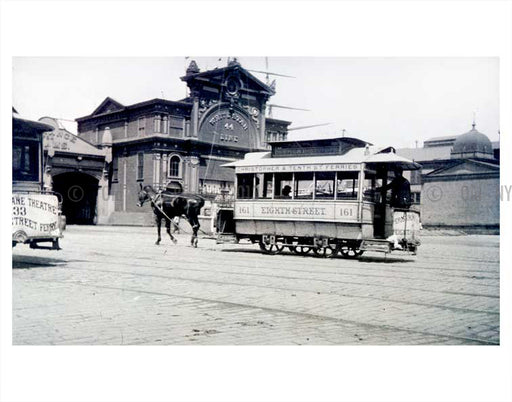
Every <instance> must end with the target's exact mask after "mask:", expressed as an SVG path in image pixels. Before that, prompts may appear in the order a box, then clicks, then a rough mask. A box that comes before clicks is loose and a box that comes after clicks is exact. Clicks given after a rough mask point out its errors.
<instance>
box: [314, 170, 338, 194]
mask: <svg viewBox="0 0 512 402" xmlns="http://www.w3.org/2000/svg"><path fill="white" fill-rule="evenodd" d="M335 179H336V174H335V173H334V172H320V173H316V190H315V199H328V200H332V199H334V180H335Z"/></svg>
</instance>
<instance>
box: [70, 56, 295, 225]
mask: <svg viewBox="0 0 512 402" xmlns="http://www.w3.org/2000/svg"><path fill="white" fill-rule="evenodd" d="M181 79H182V80H183V81H184V82H185V83H186V84H187V87H188V89H189V93H190V95H189V96H188V97H187V98H185V99H182V100H178V101H170V100H166V99H152V100H148V101H144V102H139V103H136V104H133V105H123V104H121V103H119V102H117V101H116V100H114V99H112V98H110V97H107V98H106V99H105V100H104V101H103V102H101V104H100V105H99V106H98V107H97V108H96V109H95V110H94V111H93V112H92V113H91V114H90V115H87V116H83V117H80V118H77V119H76V122H77V123H78V139H80V140H82V141H84V143H87V144H90V145H91V146H93V147H94V148H96V150H98V151H99V152H101V153H102V154H104V160H103V164H101V174H100V175H99V176H95V179H97V180H98V183H99V184H98V193H97V203H96V218H95V221H96V222H97V223H100V224H101V223H105V224H151V222H152V216H151V210H150V209H149V206H148V207H145V208H144V209H143V210H142V209H141V208H140V207H138V206H137V201H138V199H137V194H138V191H139V188H140V185H141V184H142V185H148V184H149V185H151V186H153V187H154V188H155V189H163V188H167V189H168V190H169V191H173V192H176V193H179V192H189V193H199V194H202V195H203V196H205V198H206V199H207V200H213V199H214V198H215V197H216V196H218V195H219V194H221V193H222V194H226V193H227V194H233V193H234V173H233V171H232V170H231V169H227V168H224V167H222V165H223V164H225V163H227V162H230V161H234V160H236V159H241V158H243V156H244V154H245V153H247V152H254V151H258V150H266V149H268V145H267V141H268V140H272V139H276V138H278V139H286V136H287V130H288V125H289V124H290V122H287V121H283V120H277V119H271V118H267V117H265V114H266V113H265V111H266V104H267V101H268V100H269V98H270V97H271V96H272V95H274V93H275V92H274V89H273V88H272V87H270V86H268V85H266V84H265V83H263V82H261V81H260V80H258V79H257V78H256V77H254V76H253V75H252V74H250V73H249V72H248V71H247V70H245V69H244V68H243V67H242V66H241V65H240V64H239V63H238V62H237V61H236V60H233V61H231V62H230V63H229V64H228V66H226V67H224V68H217V69H214V70H209V71H204V72H201V71H200V70H199V68H198V66H197V64H196V63H195V61H192V62H191V63H190V65H189V66H188V68H187V70H186V74H185V76H183V77H181ZM209 208H210V203H207V207H206V208H205V209H204V211H203V212H204V213H205V214H208V211H209Z"/></svg>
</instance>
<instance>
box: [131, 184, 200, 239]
mask: <svg viewBox="0 0 512 402" xmlns="http://www.w3.org/2000/svg"><path fill="white" fill-rule="evenodd" d="M146 201H150V202H151V207H152V208H153V212H154V214H155V222H156V227H157V231H158V238H157V240H156V242H155V244H157V245H158V244H160V241H161V240H162V238H161V236H160V227H161V224H162V219H165V227H166V229H167V233H168V234H169V237H170V238H171V240H172V242H173V243H174V244H176V243H177V240H176V238H175V237H174V236H173V235H172V233H171V220H172V219H173V218H174V217H176V216H182V215H185V217H186V218H187V220H188V222H189V223H190V226H192V231H193V233H192V238H191V239H190V244H192V246H193V247H197V232H198V231H199V227H200V225H199V219H198V216H199V212H200V211H201V208H202V207H203V206H204V199H203V198H202V197H200V196H199V195H195V194H185V193H184V194H172V193H169V192H166V191H159V192H157V191H155V189H154V188H153V187H151V186H144V187H142V184H141V185H140V191H139V202H138V203H137V205H138V206H139V207H142V206H143V205H144V202H146Z"/></svg>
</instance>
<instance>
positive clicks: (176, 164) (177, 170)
mask: <svg viewBox="0 0 512 402" xmlns="http://www.w3.org/2000/svg"><path fill="white" fill-rule="evenodd" d="M169 177H181V158H180V157H179V156H178V155H173V156H171V158H170V159H169Z"/></svg>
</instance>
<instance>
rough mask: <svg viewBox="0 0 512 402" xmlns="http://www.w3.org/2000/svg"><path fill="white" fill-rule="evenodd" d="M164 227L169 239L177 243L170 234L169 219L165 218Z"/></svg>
mask: <svg viewBox="0 0 512 402" xmlns="http://www.w3.org/2000/svg"><path fill="white" fill-rule="evenodd" d="M165 227H166V229H167V234H168V235H169V237H170V238H171V241H172V242H173V243H174V244H176V243H178V240H177V239H176V238H175V237H174V236H173V235H172V233H171V221H170V220H169V219H166V220H165Z"/></svg>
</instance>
